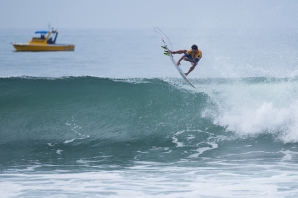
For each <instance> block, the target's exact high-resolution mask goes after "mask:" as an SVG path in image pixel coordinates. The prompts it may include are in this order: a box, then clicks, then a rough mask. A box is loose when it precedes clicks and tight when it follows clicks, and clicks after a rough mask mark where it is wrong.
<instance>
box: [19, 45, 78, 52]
mask: <svg viewBox="0 0 298 198" xmlns="http://www.w3.org/2000/svg"><path fill="white" fill-rule="evenodd" d="M13 46H14V48H15V49H16V51H17V52H24V51H28V52H45V51H74V49H75V46H74V45H62V44H60V45H59V44H53V45H51V44H48V45H32V44H13Z"/></svg>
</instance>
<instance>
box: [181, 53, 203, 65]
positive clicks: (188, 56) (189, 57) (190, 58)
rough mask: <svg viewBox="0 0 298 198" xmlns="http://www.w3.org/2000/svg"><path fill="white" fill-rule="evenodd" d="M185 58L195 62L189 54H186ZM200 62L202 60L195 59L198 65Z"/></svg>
mask: <svg viewBox="0 0 298 198" xmlns="http://www.w3.org/2000/svg"><path fill="white" fill-rule="evenodd" d="M184 56H185V57H186V58H188V59H189V60H193V58H192V57H191V55H189V54H187V53H184ZM199 60H200V59H198V58H195V61H196V63H198V62H199Z"/></svg>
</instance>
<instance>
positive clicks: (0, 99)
mask: <svg viewBox="0 0 298 198" xmlns="http://www.w3.org/2000/svg"><path fill="white" fill-rule="evenodd" d="M192 82H193V83H194V84H195V86H196V87H197V89H196V90H195V89H192V88H191V87H189V86H187V85H186V84H185V83H184V82H183V81H182V80H181V79H174V78H167V79H157V78H153V79H141V78H134V79H111V78H99V77H90V76H82V77H63V78H32V77H10V78H1V79H0V109H1V118H2V119H1V120H0V145H14V146H17V147H26V146H32V145H37V146H38V145H44V144H47V145H48V147H52V146H54V145H55V144H61V145H72V146H77V145H80V146H84V145H85V146H86V147H90V146H91V147H102V146H111V145H114V146H115V147H119V145H127V144H131V145H143V146H144V145H152V144H154V145H155V146H156V147H157V148H158V147H159V146H163V147H167V146H166V145H172V144H174V145H176V146H178V147H179V145H180V146H181V145H182V146H190V147H192V146H194V145H196V144H197V143H198V142H201V143H202V142H203V143H204V144H205V145H206V144H207V146H206V147H204V148H206V149H208V148H216V147H217V145H216V144H217V143H218V142H219V141H227V140H233V139H235V138H242V139H249V138H251V137H256V138H263V137H265V136H266V134H269V135H270V136H271V137H272V141H280V142H283V143H289V142H297V141H298V121H297V120H298V119H297V118H298V113H297V112H298V99H297V98H298V97H297V95H298V86H297V85H298V84H297V82H298V81H297V79H296V78H284V79H276V78H242V79H192ZM181 138H182V139H181ZM202 138H203V139H202ZM211 139H212V141H210V140H211ZM190 142H192V143H190ZM194 142H196V144H195V143H194Z"/></svg>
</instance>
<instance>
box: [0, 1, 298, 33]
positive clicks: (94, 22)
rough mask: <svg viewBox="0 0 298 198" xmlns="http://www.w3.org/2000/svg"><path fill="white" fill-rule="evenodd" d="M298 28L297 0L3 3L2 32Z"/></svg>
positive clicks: (1, 5) (0, 14)
mask: <svg viewBox="0 0 298 198" xmlns="http://www.w3.org/2000/svg"><path fill="white" fill-rule="evenodd" d="M49 23H50V24H51V26H53V27H57V28H147V27H148V28H152V27H155V26H158V27H173V28H179V27H182V28H184V27H195V28H202V27H203V28H222V27H228V28H260V27H265V28H297V27H298V1H297V0H193V1H188V0H51V1H43V0H26V1H24V0H0V28H39V29H40V28H47V27H48V24H49Z"/></svg>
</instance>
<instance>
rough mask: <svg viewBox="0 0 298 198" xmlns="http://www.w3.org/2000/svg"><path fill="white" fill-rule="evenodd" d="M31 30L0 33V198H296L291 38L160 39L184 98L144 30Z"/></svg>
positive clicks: (296, 89)
mask: <svg viewBox="0 0 298 198" xmlns="http://www.w3.org/2000/svg"><path fill="white" fill-rule="evenodd" d="M58 30H59V29H58ZM34 31H35V29H1V30H0V35H1V36H0V43H1V45H0V192H1V197H171V198H172V197H194V198H196V197H297V196H298V166H297V163H298V68H297V66H298V34H297V33H298V30H296V29H289V30H276V29H271V30H268V29H267V30H261V29H255V30H230V29H220V30H217V29H203V30H199V29H163V31H164V32H165V33H166V34H167V36H168V37H169V38H170V39H171V44H172V47H173V49H174V50H178V49H188V48H189V47H190V46H191V45H192V44H197V45H198V46H199V49H201V50H202V52H203V58H202V59H201V61H200V62H199V64H198V66H197V67H196V69H195V70H194V71H193V72H192V73H190V74H189V79H190V81H191V82H192V83H193V84H194V85H195V86H196V89H193V88H192V87H190V86H189V85H187V84H186V83H185V81H184V80H183V79H182V78H181V76H180V75H179V73H178V72H177V70H176V69H175V67H174V66H173V65H172V63H171V61H170V60H169V58H168V57H166V56H164V55H163V50H162V49H161V48H160V46H161V45H162V41H161V38H160V37H159V35H158V34H156V33H155V32H154V31H153V28H152V29H131V30H126V29H102V30H100V29H97V30H92V29H87V30H84V29H65V30H64V29H61V30H59V36H58V40H57V43H72V44H75V51H74V52H34V53H33V52H14V48H13V46H12V45H11V42H18V43H26V42H28V41H29V40H30V38H31V37H33V36H34V34H33V33H34ZM178 58H180V56H178V55H177V56H176V55H175V59H176V60H178ZM181 67H182V69H183V70H184V71H185V70H188V69H189V67H190V64H189V63H185V62H184V63H183V64H182V66H181Z"/></svg>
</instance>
